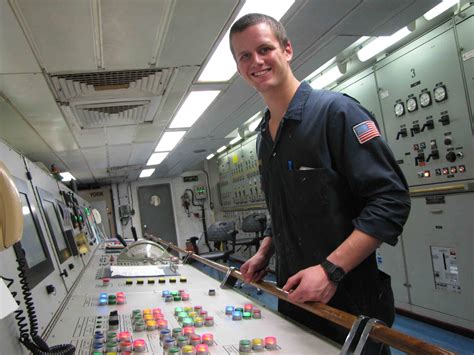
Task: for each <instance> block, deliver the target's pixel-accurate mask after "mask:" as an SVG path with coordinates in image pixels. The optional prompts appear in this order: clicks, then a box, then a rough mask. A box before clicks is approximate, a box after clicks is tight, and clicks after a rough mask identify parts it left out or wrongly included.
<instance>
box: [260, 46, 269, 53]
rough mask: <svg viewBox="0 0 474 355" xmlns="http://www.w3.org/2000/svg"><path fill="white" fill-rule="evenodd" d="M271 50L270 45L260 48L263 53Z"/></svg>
mask: <svg viewBox="0 0 474 355" xmlns="http://www.w3.org/2000/svg"><path fill="white" fill-rule="evenodd" d="M269 51H270V48H268V47H264V48H262V49H260V53H262V54H266V53H268V52H269Z"/></svg>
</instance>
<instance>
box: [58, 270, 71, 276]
mask: <svg viewBox="0 0 474 355" xmlns="http://www.w3.org/2000/svg"><path fill="white" fill-rule="evenodd" d="M59 275H60V276H64V277H68V276H69V274H68V273H67V270H66V269H63V272H61V273H60V274H59Z"/></svg>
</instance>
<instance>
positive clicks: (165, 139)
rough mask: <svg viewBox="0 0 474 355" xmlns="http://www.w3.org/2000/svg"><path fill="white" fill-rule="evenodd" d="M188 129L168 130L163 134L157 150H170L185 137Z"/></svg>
mask: <svg viewBox="0 0 474 355" xmlns="http://www.w3.org/2000/svg"><path fill="white" fill-rule="evenodd" d="M185 133H186V131H168V132H165V133H164V134H163V136H161V139H160V141H159V142H158V144H157V145H156V148H155V152H170V151H172V150H173V148H174V147H175V146H176V144H178V143H179V141H180V140H181V138H183V136H184V134H185Z"/></svg>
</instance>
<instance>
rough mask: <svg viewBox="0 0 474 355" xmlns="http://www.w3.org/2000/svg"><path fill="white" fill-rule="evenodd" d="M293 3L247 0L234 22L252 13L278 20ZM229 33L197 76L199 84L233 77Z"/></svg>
mask: <svg viewBox="0 0 474 355" xmlns="http://www.w3.org/2000/svg"><path fill="white" fill-rule="evenodd" d="M294 2H295V1H294V0H279V1H275V0H247V1H246V2H245V5H244V6H243V7H242V9H241V10H240V12H239V14H238V15H237V17H236V18H235V20H237V19H239V18H240V17H242V16H244V15H246V14H249V13H253V12H258V13H263V14H266V15H269V16H272V17H274V18H276V19H277V20H280V19H281V18H282V17H283V15H284V14H285V13H286V12H287V11H288V9H289V8H290V7H291V6H292V5H293V4H294ZM229 31H230V29H229V30H228V31H227V32H226V34H225V35H224V37H222V39H221V41H220V43H219V45H218V46H217V48H216V50H215V51H214V53H213V55H212V57H211V59H210V60H209V62H208V63H207V65H206V67H205V68H204V70H203V71H202V73H201V75H200V76H199V79H198V81H199V82H220V81H228V80H230V79H231V78H232V77H233V76H234V74H235V72H236V69H237V68H236V65H235V61H234V58H233V56H232V53H231V51H230V48H229Z"/></svg>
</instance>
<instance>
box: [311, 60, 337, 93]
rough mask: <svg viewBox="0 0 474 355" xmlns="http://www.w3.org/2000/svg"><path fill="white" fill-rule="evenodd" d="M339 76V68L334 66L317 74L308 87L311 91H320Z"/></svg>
mask: <svg viewBox="0 0 474 355" xmlns="http://www.w3.org/2000/svg"><path fill="white" fill-rule="evenodd" d="M341 76H342V73H341V71H340V70H339V67H338V66H337V65H335V66H334V67H332V68H331V69H329V70H327V71H325V72H323V73H320V74H318V75H317V76H316V77H315V78H313V79H312V81H311V83H310V85H311V87H312V88H313V89H322V88H324V87H326V86H328V85H329V84H332V83H333V82H335V81H336V80H337V79H339V78H340V77H341Z"/></svg>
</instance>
